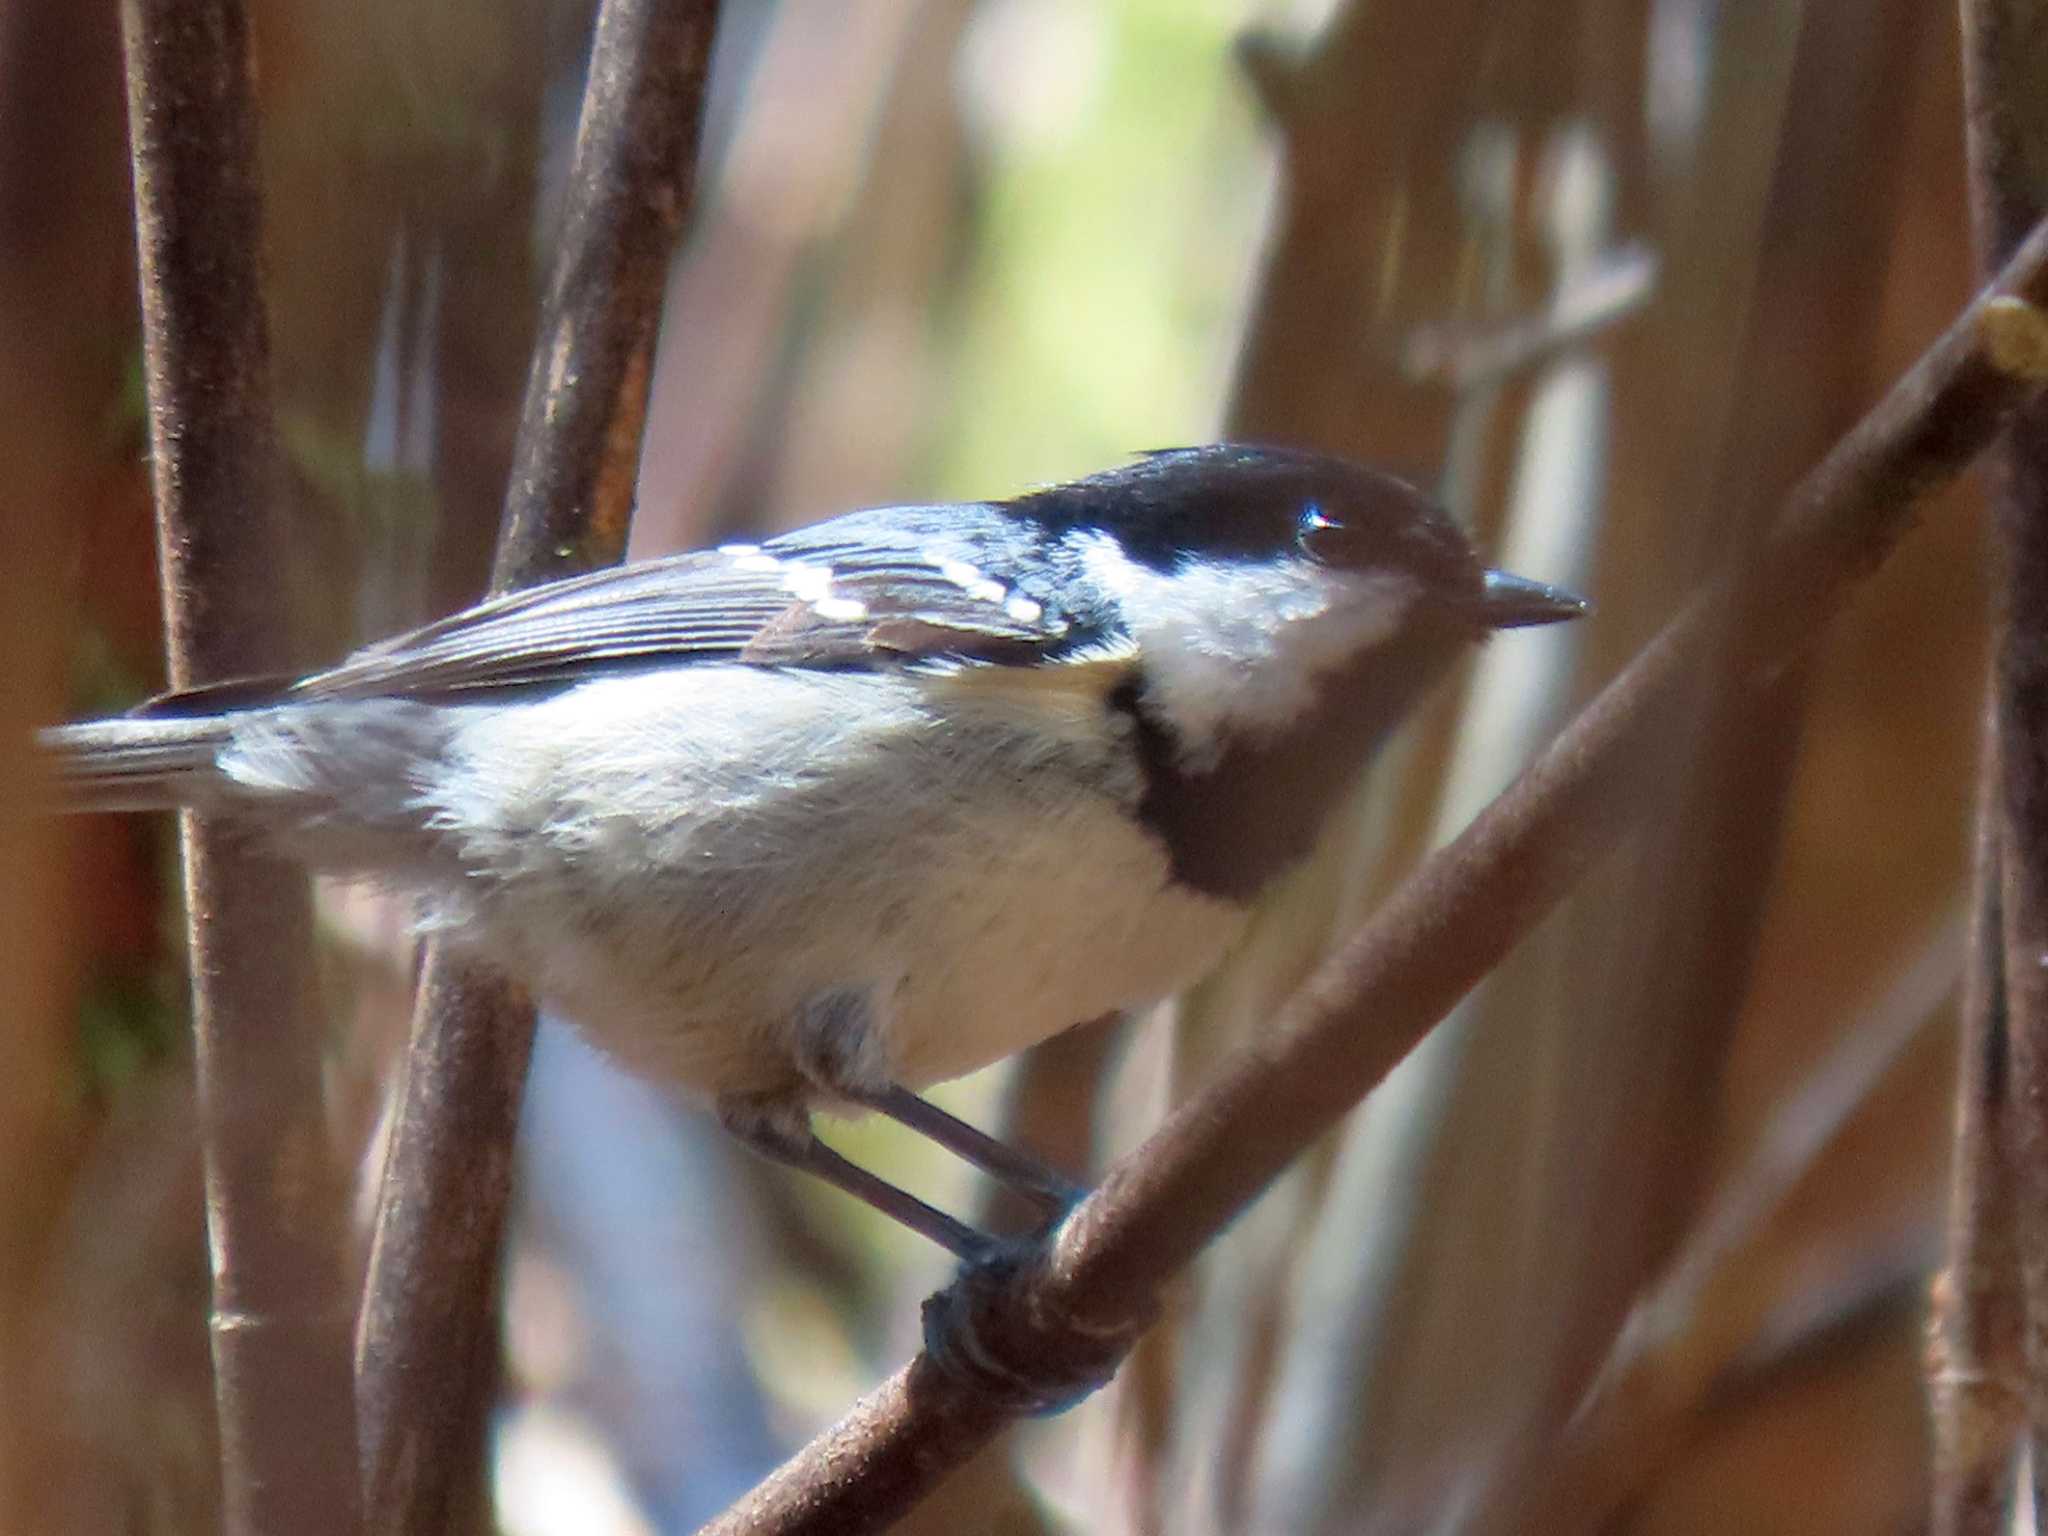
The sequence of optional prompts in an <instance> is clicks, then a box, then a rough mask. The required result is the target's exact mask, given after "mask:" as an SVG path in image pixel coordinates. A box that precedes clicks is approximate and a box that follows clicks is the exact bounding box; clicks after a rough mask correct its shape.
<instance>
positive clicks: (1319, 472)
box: [42, 445, 1585, 1254]
mask: <svg viewBox="0 0 2048 1536" xmlns="http://www.w3.org/2000/svg"><path fill="white" fill-rule="evenodd" d="M1584 608H1585V605H1584V603H1582V602H1581V601H1580V600H1579V599H1577V598H1575V597H1572V596H1570V595H1568V594H1566V593H1563V592H1560V591H1557V590H1556V589H1554V588H1551V587H1547V586H1544V585H1541V584H1540V583H1537V582H1533V581H1527V580H1524V579H1522V578H1520V577H1516V576H1511V575H1507V574H1505V573H1502V572H1499V571H1489V570H1487V569H1486V568H1485V567H1484V566H1482V565H1481V563H1480V561H1479V559H1478V558H1477V556H1476V555H1475V554H1474V553H1473V550H1472V547H1471V545H1470V543H1469V542H1468V541H1467V540H1466V538H1465V536H1464V534H1463V533H1462V532H1461V531H1460V530H1459V529H1458V527H1457V526H1456V524H1454V523H1453V522H1452V521H1451V520H1450V519H1449V518H1448V517H1446V516H1445V515H1444V513H1443V512H1442V511H1441V510H1439V509H1438V508H1437V507H1436V506H1434V505H1433V504H1432V503H1431V502H1430V501H1429V500H1427V499H1426V498H1425V497H1423V496H1422V495H1421V494H1419V493H1418V492H1417V491H1415V490H1414V489H1412V488H1411V487H1409V486H1408V485H1406V484H1403V483H1402V482H1400V481H1398V480H1395V479H1392V478H1390V477H1388V476H1386V475H1383V474H1378V473H1375V472H1373V471H1371V470H1367V469H1363V468H1360V467H1358V466H1356V465H1353V464H1350V463H1347V462H1344V461H1342V460H1338V459H1333V458H1327V457H1323V456H1320V455H1316V454H1310V453H1303V452H1295V451H1288V450H1281V449H1273V448H1258V447H1246V446H1238V445H1217V446H1210V447H1200V448H1187V449H1176V450H1172V451H1167V452H1161V453H1154V454H1149V455H1146V456H1144V457H1142V458H1140V459H1138V460H1137V461H1136V462H1134V463H1132V464H1130V465H1128V466H1125V467H1122V468H1118V469H1112V470H1109V471H1107V472H1105V473H1103V474H1098V475H1094V476H1090V477H1089V478H1087V479H1084V480H1078V481H1075V482H1073V483H1071V484H1067V485H1059V486H1053V487H1051V488H1048V489H1044V490H1039V491H1034V492H1032V493H1030V494H1028V495H1025V496H1022V497H1019V498H1017V499H1015V500H1012V501H1006V502H977V503H968V504H959V505H945V506H913V507H887V508H880V509H876V510H871V511H863V512H853V513H849V514H847V515H845V516H843V517H836V518H833V519H831V520H829V521H826V522H822V523H818V524H816V525H815V526H812V527H808V528H802V529H798V530H797V531H795V532H792V533H787V534H783V535H781V536H779V537H777V538H774V539H770V540H768V541H766V542H765V543H762V544H758V545H755V544H733V545H726V546H724V547H722V548H719V549H713V550H707V551H703V552H701V553H695V554H687V555H679V556H675V557H673V558H669V559H663V560H654V561H649V562H646V563H644V564H638V565H632V566H627V567H622V568H619V569H615V570H605V571H600V572H597V573H594V574H592V575H588V576H581V577H576V578H572V579H569V580H564V581H557V582H553V583H550V584H548V585H546V586H541V587H536V588H531V589H528V590H525V591H521V592H517V593H514V594H512V595H510V596H506V597H500V598H496V599H493V600H491V601H488V602H485V603H482V604H480V605H478V606H477V607H475V608H471V609H469V610H468V611H466V612H464V613H459V614H456V615H455V616H454V617H452V618H448V619H444V620H442V621H441V622H439V623H436V624H431V625H429V626H427V627H426V628H424V629H421V630H417V631H415V632H414V633H412V634H408V635H404V636H401V637H399V638H397V639H394V640H389V641H386V642H384V643H382V644H378V645H373V646H371V647H369V648H368V649H365V650H362V651H359V652H357V653H356V654H355V655H353V656H351V657H350V658H348V659H347V660H346V661H344V662H342V663H341V664H340V665H339V666H336V667H334V668H331V669H330V670H328V671H324V672H319V673H315V674H314V675H312V676H310V677H306V678H302V679H299V680H297V681H289V680H280V681H276V682H264V681H256V682H242V683H234V684H229V685H225V686H221V687H213V688H200V689H196V690H192V691H189V692H185V693H177V694H170V695H166V696H164V697H161V698H158V699H156V700H153V701H151V702H150V703H147V704H145V705H143V706H142V707H141V708H139V709H138V710H136V711H135V712H134V713H132V714H130V715H127V716H124V717H122V718H119V719H113V720H102V721H95V722H89V723H85V724H78V725H68V726H62V727H58V728H56V729H54V730H51V731H48V732H46V733H45V734H44V736H43V738H42V740H43V745H44V747H45V748H46V750H47V751H48V752H49V753H50V754H51V755H52V757H53V758H54V761H55V771H56V776H57V778H58V781H59V783H60V785H61V786H62V788H63V790H64V792H65V795H66V802H67V805H68V806H69V807H71V808H75V809H80V810H142V809H157V808H164V807H172V806H177V807H185V808H189V809H194V810H200V811H204V812H207V813H210V814H220V815H231V816H235V817H240V818H244V819H246V820H247V821H248V822H250V823H252V824H254V825H256V826H259V827H261V828H263V829H264V830H266V831H267V832H269V833H270V834H272V835H273V836H274V837H275V838H276V840H277V841H278V842H279V843H280V845H281V846H283V847H284V848H285V849H287V850H288V851H290V852H292V853H295V854H297V855H298V856H300V857H302V858H304V859H305V860H306V861H307V862H308V863H310V864H312V865H314V866H316V867H318V868H321V869H326V870H331V871H336V872H341V873H347V874H353V875H359V876H367V877H370V878H373V879H376V880H378V881H381V882H383V883H385V884H387V885H389V886H391V887H392V888H394V889H396V890H398V891H402V892H404V893H407V894H409V895H410V896H411V897H413V898H414V899H415V901H416V902H417V910H418V913H419V922H420V926H421V927H422V929H423V930H425V931H428V932H431V933H434V934H436V935H439V936H441V937H443V938H445V939H446V940H447V941H449V942H451V943H456V944H459V945H461V946H463V947H464V948H466V949H468V950H470V951H473V952H474V953H475V954H477V955H479V956H481V957H482V958H483V959H485V960H486V961H488V962H489V963H491V964H493V965H497V966H499V967H502V968H503V969H504V970H506V971H507V972H509V973H511V974H512V975H513V976H515V977H516V978H518V979H519V980H520V981H522V982H523V983H525V984H526V985H527V986H528V987H529V988H530V989H531V990H532V991H533V992H534V993H535V995H537V996H538V997H540V998H542V999H543V1000H545V1001H546V1002H548V1003H549V1004H550V1005H551V1006H552V1007H554V1008H555V1009H557V1010H558V1011H559V1012H560V1013H562V1014H563V1015H564V1016H565V1017H567V1018H568V1019H570V1020H571V1021H573V1022H574V1023H575V1024H577V1025H578V1026H579V1027H580V1028H581V1029H582V1030H583V1031H584V1032H585V1033H586V1034H587V1035H588V1036H589V1038H591V1039H592V1040H593V1041H595V1042H596V1043H597V1044H598V1045H599V1046H600V1047H602V1048H603V1049H605V1050H606V1051H608V1052H610V1053H611V1054H612V1055H613V1056H615V1057H616V1058H618V1059H619V1060H620V1061H622V1062H623V1063H625V1064H626V1065H627V1066H628V1067H630V1068H632V1069H633V1070H635V1071H637V1072H639V1073H641V1074H643V1075H645V1076H647V1077H649V1078H651V1079H654V1080H655V1081H657V1082H660V1083H664V1084H668V1085H671V1086H673V1087H676V1088H680V1089H683V1090H687V1091H689V1092H690V1093H693V1094H696V1095H699V1096H701V1097H703V1098H706V1099H708V1100H709V1101H711V1102H712V1103H713V1104H714V1105H715V1106H716V1107H717V1109H718V1111H719V1113H720V1114H721V1116H722V1117H723V1119H724V1121H725V1123H726V1124H727V1125H728V1126H729V1127H731V1128H732V1129H733V1130H734V1131H735V1132H737V1133H738V1134H739V1135H740V1136H742V1137H743V1138H744V1139H745V1140H746V1141H747V1142H748V1143H749V1144H750V1145H752V1146H754V1147H755V1148H756V1149H758V1150H761V1151H763V1152H766V1153H767V1154H769V1155H770V1156H773V1157H775V1158H777V1159H779V1160H781V1161H784V1162H789V1163H792V1164H795V1165H797V1166H800V1167H804V1168H806V1169H809V1170H810V1171H812V1172H815V1173H818V1174H820V1175H822V1176H823V1177H825V1178H827V1179H829V1180H831V1181H832V1182H834V1183H836V1184H838V1185H839V1186H840V1187H842V1188H845V1189H847V1190H849V1191H850V1192H852V1193H854V1194H856V1195H859V1196H860V1197H861V1198H863V1199H867V1200H869V1201H870V1202H871V1203H874V1204H876V1205H878V1206H879V1207H880V1208H882V1209H884V1210H886V1211H887V1212H888V1213H889V1214H891V1215H893V1216H896V1217H897V1218H898V1219H900V1220H904V1221H906V1222H907V1223H909V1224H910V1225H912V1226H913V1227H915V1228H916V1229H917V1230H919V1231H922V1232H924V1233H926V1235H928V1236H931V1237H933V1238H935V1239H936V1240H938V1241H940V1242H943V1243H945V1244H947V1245H948V1246H950V1247H952V1248H954V1249H955V1250H956V1251H958V1252H961V1253H963V1254H964V1253H971V1252H974V1251H976V1249H977V1246H978V1243H979V1238H978V1236H977V1234H975V1233H974V1232H973V1231H972V1230H971V1229H969V1228H966V1227H964V1226H962V1225H961V1224H959V1223H957V1222H955V1221H953V1220H952V1219H951V1218H949V1217H947V1216H945V1215H943V1214H942V1213H940V1212H937V1211H934V1210H932V1209H931V1208H930V1207H927V1206H924V1205H922V1204H921V1203H920V1202H917V1201H915V1200H913V1199H911V1197H909V1196H908V1195H905V1194H903V1193H902V1192H900V1191H897V1190H895V1189H893V1188H892V1187H890V1186H888V1185H885V1184H882V1183H881V1181H879V1180H877V1179H874V1178H873V1177H872V1176H871V1175H868V1174H866V1173H865V1172H863V1171H862V1170H861V1169H859V1168H857V1167H854V1166H853V1165H851V1164H849V1163H847V1162H845V1161H844V1160H843V1159H841V1158H840V1157H839V1156H838V1155H837V1154H836V1153H833V1152H832V1151H831V1150H830V1149H828V1148H826V1147H825V1146H824V1145H823V1144H822V1143H821V1142H819V1141H817V1140H816V1138H815V1137H814V1136H813V1135H812V1133H811V1128H810V1114H811V1111H812V1110H813V1109H815V1108H827V1109H831V1108H848V1107H866V1108H872V1109H878V1110H880V1111H882V1112H884V1113H887V1114H890V1115H893V1116H895V1117H896V1118H898V1119H901V1120H904V1121H905V1122H906V1123H909V1124H911V1125H913V1126H914V1127H916V1128H917V1129H919V1130H921V1131H923V1132H925V1133H926V1134H928V1135H931V1136H933V1137H934V1138H935V1139H937V1140H939V1141H940V1142H942V1143H943V1144H945V1145H947V1146H949V1147H951V1148H953V1150H955V1151H956V1152H958V1153H960V1154H962V1155H964V1156H966V1157H969V1158H970V1159H972V1160H974V1161H976V1162H978V1163H980V1164H981V1165H982V1166H984V1167H986V1168H988V1169H990V1170H991V1171H992V1172H994V1173H995V1174H997V1175H998V1176H999V1177H1003V1178H1006V1179H1009V1180H1011V1181H1012V1182H1015V1183H1017V1184H1019V1185H1021V1186H1023V1187H1025V1188H1027V1189H1029V1190H1031V1191H1033V1192H1034V1193H1036V1194H1038V1195H1039V1196H1040V1197H1041V1198H1042V1199H1044V1200H1045V1201H1047V1202H1048V1203H1049V1204H1052V1205H1055V1206H1056V1205H1057V1204H1058V1203H1059V1202H1060V1201H1062V1200H1063V1199H1065V1198H1066V1197H1067V1196H1068V1195H1069V1194H1070V1193H1071V1191H1070V1190H1069V1189H1068V1188H1067V1187H1066V1186H1065V1185H1064V1184H1062V1182H1061V1181H1060V1180H1058V1179H1057V1178H1056V1177H1055V1176H1052V1175H1049V1174H1046V1173H1044V1172H1043V1171H1042V1170H1039V1169H1037V1168H1036V1167H1035V1166H1034V1165H1033V1164H1031V1163H1030V1162H1029V1161H1028V1160H1026V1159H1024V1158H1022V1157H1019V1156H1017V1155H1015V1154H1013V1153H1011V1152H1010V1151H1009V1150H1008V1149H1006V1148H1004V1147H1003V1146H1001V1145H1000V1144H999V1143H997V1142H995V1141H993V1140H992V1139H990V1138H987V1137H985V1136H983V1135H981V1133H979V1132H977V1131H975V1130H973V1129H972V1128H971V1127H968V1126H966V1125H964V1124H962V1123H961V1122H958V1121H956V1120H953V1119H951V1118H950V1117H949V1116H946V1115H944V1114H942V1113H941V1112H940V1111H938V1110H937V1109H935V1108H934V1107H932V1106H931V1105H929V1104H926V1103H925V1102H924V1101H923V1100H921V1099H919V1098H917V1097H915V1094H914V1090H915V1089H918V1088H920V1087H923V1086H924V1085H926V1084H930V1083H933V1082H937V1081H940V1080H943V1079H946V1078H950V1077H955V1076H958V1075H960V1074H962V1073H966V1072H970V1071H972V1070H974V1069H975V1068H977V1067H980V1066H983V1065H986V1064H987V1063H989V1062H992V1061H995V1060H997V1059H998V1058H1000V1057H1002V1056H1005V1055H1008V1054H1010V1053H1011V1052H1014V1051H1018V1050H1021V1049H1023V1048H1024V1047H1026V1046H1028V1045H1031V1044H1034V1043H1036V1042H1037V1041H1040V1040H1043V1039H1045V1038H1046V1037H1048V1036H1050V1035H1053V1034H1055V1033H1057V1032H1059V1031H1060V1030H1062V1029H1065V1028H1066V1027H1068V1026H1069V1025H1072V1024H1075V1023H1078V1022H1080V1021H1082V1020H1085V1019H1090V1018H1094V1017H1097V1016H1099V1015H1101V1014H1104V1013H1106V1012H1109V1011H1111V1010H1114V1009H1119V1008H1130V1007H1135V1006H1140V1005H1143V1004H1145V1003H1148V1002H1151V1001H1154V1000H1157V999H1159V998H1161V997H1163V996H1165V995H1167V994H1169V993H1171V992H1173V991H1175V990H1177V989H1179V988H1181V987H1184V986H1186V985H1187V984H1189V983H1191V982H1193V981H1195V980H1196V979H1198V978H1199V977H1201V976H1202V975H1203V974H1204V973H1205V972H1207V971H1209V970H1210V969H1211V968H1213V967H1214V965H1215V964H1216V962H1217V960H1218V959H1219V958H1220V956H1221V955H1222V954H1223V952H1224V951H1225V950H1226V949H1227V948H1228V947H1229V946H1230V944H1231V943H1232V942H1233V941H1234V940H1235V938H1236V937H1237V935H1238V934H1239V933H1240V931H1241V930H1242V929H1243V927H1244V924H1245V922H1246V919H1247V915H1248V912H1249V910H1250V907H1251V904H1252V902H1253V901H1254V900H1255V899H1256V898H1257V896H1258V895H1259V893H1260V892H1261V891H1262V890H1263V889H1264V888H1265V887H1266V886H1267V885H1269V884H1270V883H1271V882H1272V881H1273V880H1275V879H1276V878H1277V877H1278V876H1279V875H1281V874H1282V873H1284V872H1285V871H1286V870H1287V869H1288V868H1289V867H1290V866H1292V865H1293V864H1295V863H1297V862H1298V861H1300V860H1301V859H1302V858H1303V857H1305V856H1306V855H1307V854H1308V852H1309V851H1310V849H1311V847H1312V846H1313V843H1314V841H1315V839H1316V836H1317V833H1318V831H1319V829H1320V827H1321V825H1322V822H1323V820H1324V818H1325V816H1326V815H1327V813H1328V812H1329V811H1330V809H1331V808H1332V807H1333V805H1334V804H1335V803H1336V802H1337V800H1338V799H1339V797H1340V796H1341V795H1342V794H1343V793H1344V791H1345V790H1346V788H1347V787H1348V786H1349V785H1350V784H1351V783H1352V782H1353V780H1354V778H1355V775H1356V773H1357V770H1358V769H1359V768H1360V767H1361V766H1362V765H1363V764H1364V762H1365V761H1366V760H1367V758H1368V757H1369V756H1370V755H1371V753H1372V751H1373V750H1374V748H1375V747H1376V746H1377V744H1378V743H1379V742H1380V741H1381V740H1382V738H1384V737H1385V736H1386V734H1387V733H1388V731H1389V730H1390V729H1391V728H1392V727H1393V726H1394V725H1395V724H1396V723H1397V722H1399V720H1400V719H1401V718H1402V716H1403V715H1404V714H1405V713H1406V712H1407V711H1408V709H1409V708H1410V707H1411V706H1412V705H1413V704H1414V703H1415V701H1416V700H1417V698H1418V697H1419V696H1420V695H1421V694H1422V693H1423V692H1424V691H1425V690H1426V689H1427V688H1428V687H1429V686H1430V685H1431V683H1432V682H1434V681H1435V680H1437V679H1438V678H1440V677H1441V676H1442V675H1443V674H1444V672H1445V671H1446V670H1447V669H1448V668H1449V666H1450V665H1451V663H1452V662H1454V661H1455V660H1456V659H1457V658H1458V656H1459V655H1460V654H1461V653H1462V652H1464V651H1465V650H1466V649H1467V648H1468V647H1470V646H1471V645H1472V644H1474V643H1475V642H1477V641H1479V640H1481V639H1484V638H1485V637H1486V636H1487V635H1488V634H1490V633H1491V632H1493V631H1494V630H1497V629H1506V628H1513V627H1516V626H1521V625H1531V624H1548V623H1552V622H1554V621H1557V620H1561V619H1569V618H1572V617H1574V616H1576V615H1578V614H1579V613H1581V612H1583V611H1584Z"/></svg>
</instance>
